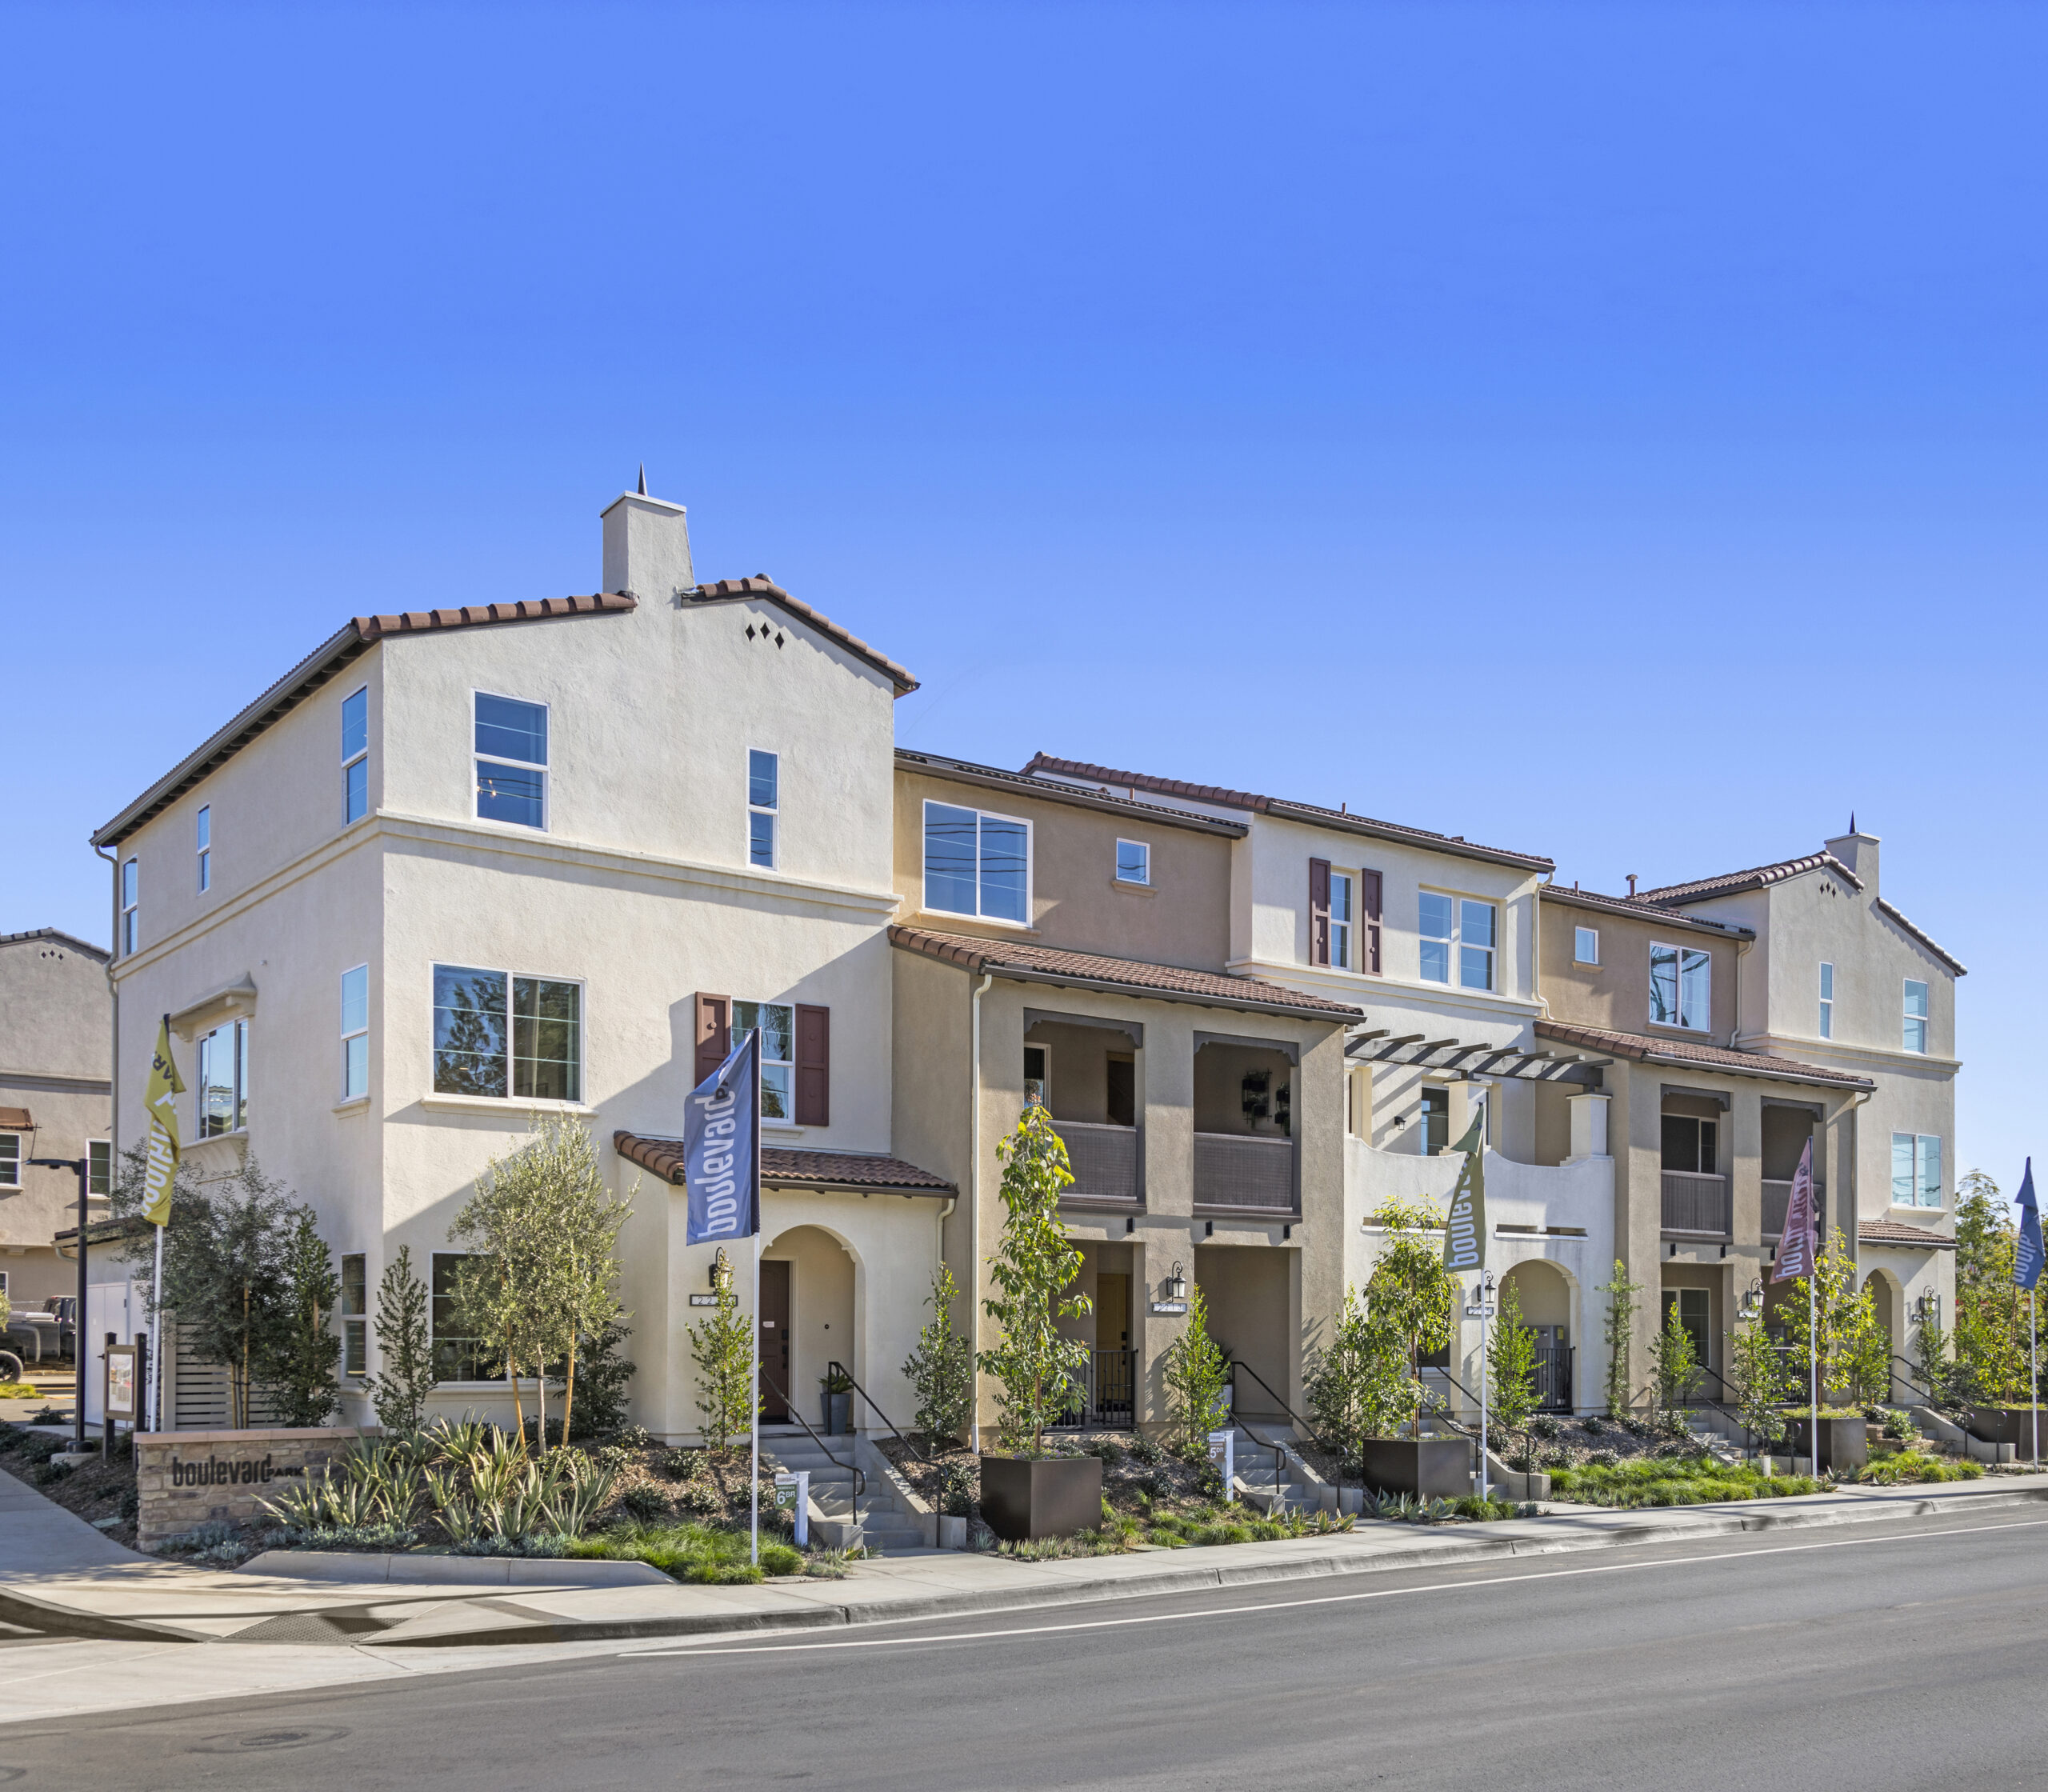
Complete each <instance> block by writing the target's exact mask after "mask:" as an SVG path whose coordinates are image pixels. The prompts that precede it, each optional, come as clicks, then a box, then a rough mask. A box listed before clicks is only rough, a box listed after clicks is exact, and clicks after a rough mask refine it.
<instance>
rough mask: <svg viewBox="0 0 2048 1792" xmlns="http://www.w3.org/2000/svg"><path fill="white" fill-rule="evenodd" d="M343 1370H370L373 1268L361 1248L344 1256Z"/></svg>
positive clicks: (354, 1372) (346, 1372)
mask: <svg viewBox="0 0 2048 1792" xmlns="http://www.w3.org/2000/svg"><path fill="white" fill-rule="evenodd" d="M369 1373H370V1269H369V1264H368V1262H367V1261H366V1259H365V1258H364V1257H363V1255H362V1253H361V1252H359V1251H358V1252H354V1253H351V1254H349V1255H347V1256H345V1257H343V1258H342V1374H344V1375H366V1374H369Z"/></svg>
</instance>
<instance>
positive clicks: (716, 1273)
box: [711, 1245, 733, 1294]
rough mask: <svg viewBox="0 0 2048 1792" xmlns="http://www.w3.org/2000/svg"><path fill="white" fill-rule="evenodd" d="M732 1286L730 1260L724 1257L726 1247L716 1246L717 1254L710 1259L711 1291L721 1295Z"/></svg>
mask: <svg viewBox="0 0 2048 1792" xmlns="http://www.w3.org/2000/svg"><path fill="white" fill-rule="evenodd" d="M732 1285H733V1266H732V1259H731V1258H729V1257H727V1256H726V1247H725V1246H723V1245H720V1246H718V1255H717V1256H716V1257H714V1258H712V1259H711V1290H712V1292H713V1293H714V1294H722V1293H724V1292H725V1290H726V1289H728V1288H730V1287H731V1286H732Z"/></svg>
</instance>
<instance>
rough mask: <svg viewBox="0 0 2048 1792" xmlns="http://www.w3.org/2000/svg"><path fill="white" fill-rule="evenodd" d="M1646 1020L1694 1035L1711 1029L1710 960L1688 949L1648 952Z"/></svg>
mask: <svg viewBox="0 0 2048 1792" xmlns="http://www.w3.org/2000/svg"><path fill="white" fill-rule="evenodd" d="M1650 1020H1651V1021H1652V1022H1654V1024H1655V1025H1657V1026H1682V1027H1684V1028H1686V1029H1687V1030H1689V1031H1691V1032H1694V1033H1707V1032H1710V1031H1712V1030H1713V1027H1714V960H1713V958H1711V957H1710V955H1709V954H1706V953H1705V952H1702V951H1699V950H1697V949H1696V948H1694V947H1693V946H1659V945H1656V944H1654V943H1653V944H1652V945H1651V946H1650Z"/></svg>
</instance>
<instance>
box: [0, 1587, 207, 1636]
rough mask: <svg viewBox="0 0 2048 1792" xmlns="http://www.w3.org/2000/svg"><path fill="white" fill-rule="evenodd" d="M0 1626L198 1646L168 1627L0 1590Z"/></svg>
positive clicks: (61, 1633) (186, 1631) (53, 1634)
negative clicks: (5, 1624)
mask: <svg viewBox="0 0 2048 1792" xmlns="http://www.w3.org/2000/svg"><path fill="white" fill-rule="evenodd" d="M0 1622H6V1623H9V1624H18V1625H20V1626H22V1628H23V1629H24V1630H42V1631H46V1632H47V1633H48V1634H50V1635H51V1636H58V1637H95V1638H99V1639H100V1640H102V1641H103V1642H207V1641H210V1640H211V1639H210V1638H203V1637H196V1636H194V1635H193V1634H192V1633H191V1632H190V1631H189V1630H178V1629H175V1628H174V1627H173V1626H170V1625H168V1624H156V1623H151V1622H149V1621H148V1620H147V1619H145V1618H102V1616H100V1614H98V1613H97V1612H86V1611H79V1610H76V1609H75V1608H74V1607H73V1606H62V1605H58V1604H57V1603H55V1602H54V1601H51V1600H48V1599H38V1598H36V1597H35V1595H34V1594H31V1593H15V1592H12V1591H10V1590H8V1589H7V1588H6V1587H4V1586H0Z"/></svg>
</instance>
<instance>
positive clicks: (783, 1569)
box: [564, 1524, 803, 1586]
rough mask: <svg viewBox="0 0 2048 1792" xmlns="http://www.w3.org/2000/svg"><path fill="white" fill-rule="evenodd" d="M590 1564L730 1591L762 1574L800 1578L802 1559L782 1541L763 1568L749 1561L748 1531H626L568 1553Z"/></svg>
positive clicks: (583, 1542)
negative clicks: (645, 1568)
mask: <svg viewBox="0 0 2048 1792" xmlns="http://www.w3.org/2000/svg"><path fill="white" fill-rule="evenodd" d="M564 1553H565V1554H569V1555H571V1556H576V1557H579V1558H584V1559H586V1560H588V1559H591V1558H595V1559H597V1560H598V1561H603V1562H649V1563H651V1564H652V1565H653V1566H655V1567H657V1568H658V1569H660V1570H661V1571H662V1573H663V1574H668V1575H670V1576H672V1577H673V1578H675V1579H677V1580H679V1581H698V1582H710V1584H712V1585H714V1586H738V1585H741V1584H743V1583H745V1582H751V1581H758V1580H759V1579H760V1578H762V1575H763V1574H802V1572H803V1557H802V1554H801V1553H800V1552H798V1550H794V1549H792V1548H791V1547H790V1545H788V1544H787V1543H785V1542H781V1541H780V1540H779V1539H776V1540H772V1541H771V1540H769V1539H766V1538H764V1539H763V1540H762V1545H761V1564H760V1566H758V1567H756V1566H754V1564H753V1563H752V1562H750V1561H749V1560H748V1559H747V1556H748V1553H749V1544H748V1538H747V1534H746V1532H745V1531H740V1530H721V1529H719V1528H718V1527H716V1526H711V1525H698V1524H673V1525H638V1524H636V1525H622V1526H618V1528H617V1529H616V1530H606V1531H600V1532H598V1533H597V1534H595V1535H593V1536H590V1537H579V1538H576V1539H575V1541H574V1542H572V1543H570V1545H569V1546H568V1548H567V1550H566V1551H565V1552H564Z"/></svg>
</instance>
